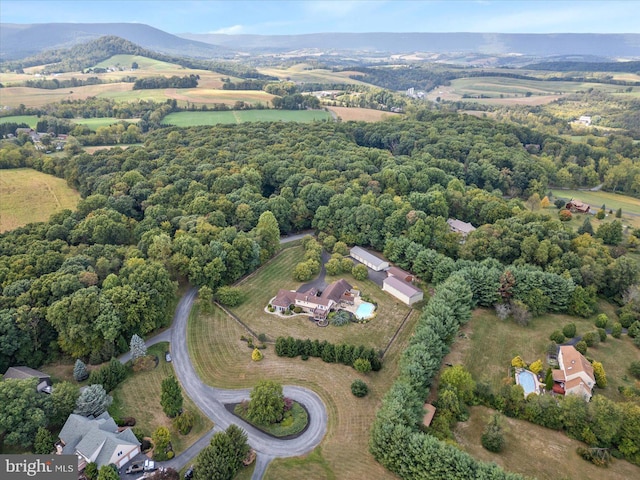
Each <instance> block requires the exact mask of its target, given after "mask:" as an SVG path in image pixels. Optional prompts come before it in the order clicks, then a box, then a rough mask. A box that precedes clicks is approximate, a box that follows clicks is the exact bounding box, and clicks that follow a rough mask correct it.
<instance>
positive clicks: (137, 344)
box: [129, 333, 147, 360]
mask: <svg viewBox="0 0 640 480" xmlns="http://www.w3.org/2000/svg"><path fill="white" fill-rule="evenodd" d="M129 349H130V351H131V359H133V360H135V359H136V358H140V357H144V356H145V355H146V354H147V346H146V345H145V343H144V340H143V339H142V338H141V337H140V336H138V335H137V334H135V333H134V334H133V336H132V337H131V343H130V344H129Z"/></svg>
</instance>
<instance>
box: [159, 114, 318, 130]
mask: <svg viewBox="0 0 640 480" xmlns="http://www.w3.org/2000/svg"><path fill="white" fill-rule="evenodd" d="M330 118H331V116H330V115H329V113H327V112H326V111H324V110H233V111H227V112H176V113H170V114H169V115H167V116H166V117H164V119H163V123H165V124H168V125H176V126H178V127H193V126H197V125H217V124H220V123H223V124H230V123H245V122H277V121H282V122H313V121H316V120H329V119H330Z"/></svg>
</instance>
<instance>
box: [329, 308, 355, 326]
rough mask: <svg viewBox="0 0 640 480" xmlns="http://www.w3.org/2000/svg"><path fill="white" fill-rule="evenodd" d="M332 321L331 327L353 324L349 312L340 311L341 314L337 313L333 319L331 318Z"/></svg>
mask: <svg viewBox="0 0 640 480" xmlns="http://www.w3.org/2000/svg"><path fill="white" fill-rule="evenodd" d="M330 321H331V325H333V326H336V327H341V326H343V325H347V324H348V323H349V322H351V317H350V315H349V312H347V311H346V310H340V311H339V312H336V314H335V315H334V316H333V317H331V320H330Z"/></svg>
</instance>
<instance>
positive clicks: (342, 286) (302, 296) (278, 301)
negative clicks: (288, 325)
mask: <svg viewBox="0 0 640 480" xmlns="http://www.w3.org/2000/svg"><path fill="white" fill-rule="evenodd" d="M351 288H352V287H351V285H349V283H348V282H347V281H346V280H344V279H340V280H337V281H335V282H333V283H332V284H330V285H328V286H327V288H325V289H324V291H323V292H322V293H321V294H320V295H318V291H317V290H316V289H315V288H311V289H309V290H307V291H305V292H293V291H290V290H284V289H282V290H280V291H278V294H277V295H276V297H275V298H274V299H273V300H272V301H271V305H272V306H273V307H274V308H275V309H276V311H277V312H280V313H282V312H284V311H286V310H288V309H289V307H290V306H291V305H293V306H294V307H299V308H301V309H302V311H303V312H305V313H309V314H311V315H312V316H313V319H314V320H324V319H325V318H327V315H328V314H329V311H330V310H331V309H332V308H334V307H335V306H336V305H338V304H340V303H345V304H348V305H353V303H354V298H355V296H356V294H355V293H354V292H352V291H351Z"/></svg>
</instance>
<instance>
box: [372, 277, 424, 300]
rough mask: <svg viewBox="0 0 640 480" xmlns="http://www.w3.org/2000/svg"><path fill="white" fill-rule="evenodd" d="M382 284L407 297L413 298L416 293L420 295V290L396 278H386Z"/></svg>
mask: <svg viewBox="0 0 640 480" xmlns="http://www.w3.org/2000/svg"><path fill="white" fill-rule="evenodd" d="M382 282H383V283H386V284H387V285H389V286H391V287H393V288H394V289H396V290H398V291H399V292H400V293H403V294H405V295H407V296H409V297H412V296H414V295H415V294H416V293H422V290H420V289H419V288H417V287H414V286H413V285H411V284H410V283H407V282H404V281H402V280H400V279H399V278H397V277H387V278H385V279H384V280H383V281H382Z"/></svg>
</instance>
